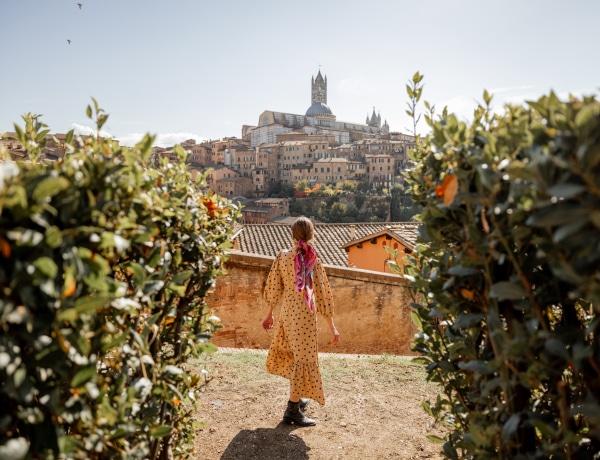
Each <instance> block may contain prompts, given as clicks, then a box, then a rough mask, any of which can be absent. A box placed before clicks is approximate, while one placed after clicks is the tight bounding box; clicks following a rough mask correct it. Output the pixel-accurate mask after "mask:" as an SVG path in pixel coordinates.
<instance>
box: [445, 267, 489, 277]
mask: <svg viewBox="0 0 600 460" xmlns="http://www.w3.org/2000/svg"><path fill="white" fill-rule="evenodd" d="M479 273H481V270H479V269H478V268H474V267H465V266H463V265H454V266H452V267H450V268H449V269H448V274H449V275H453V276H472V275H478V274H479Z"/></svg>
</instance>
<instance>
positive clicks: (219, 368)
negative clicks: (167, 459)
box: [195, 350, 443, 460]
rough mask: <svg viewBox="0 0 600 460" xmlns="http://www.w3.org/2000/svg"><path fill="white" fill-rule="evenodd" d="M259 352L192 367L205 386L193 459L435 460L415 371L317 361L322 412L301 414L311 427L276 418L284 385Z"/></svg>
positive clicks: (387, 362) (388, 361)
mask: <svg viewBox="0 0 600 460" xmlns="http://www.w3.org/2000/svg"><path fill="white" fill-rule="evenodd" d="M265 359H266V354H265V352H264V351H263V352H249V351H245V352H240V351H236V350H220V351H218V352H217V353H215V354H214V355H212V356H210V357H208V358H206V359H205V360H203V362H202V363H201V364H200V365H201V366H203V367H204V368H205V369H206V370H207V371H208V373H209V374H208V375H209V376H210V378H212V380H211V381H210V382H209V383H208V385H207V386H206V387H205V391H204V393H203V395H202V398H201V399H200V401H199V405H198V406H199V407H198V409H199V410H198V416H197V420H198V421H201V422H204V424H205V425H203V426H202V427H201V428H199V429H197V430H196V437H195V451H196V455H197V457H196V458H198V459H204V460H211V459H240V460H241V459H243V460H247V459H261V460H268V459H289V460H300V459H324V460H331V459H341V458H344V459H391V458H394V459H440V458H443V457H442V455H441V454H440V451H441V444H436V443H434V442H431V441H429V440H428V439H426V436H427V435H430V434H431V435H436V436H442V435H443V431H442V429H441V428H440V427H438V426H434V424H433V419H432V418H431V417H430V416H429V415H427V414H426V413H425V412H424V410H423V409H422V408H421V401H424V400H427V399H429V400H434V399H435V397H436V390H437V387H436V386H435V385H433V384H430V383H427V382H426V381H425V373H424V371H423V369H422V367H421V366H418V365H415V364H412V363H410V359H406V358H401V357H395V356H388V355H383V356H348V355H335V354H327V355H324V354H322V355H321V356H320V359H319V361H320V367H321V373H322V376H323V385H324V390H325V398H326V405H325V406H319V404H318V403H316V402H314V401H313V402H312V403H311V404H310V405H309V407H308V408H307V409H306V411H305V412H306V415H307V416H309V417H311V418H314V419H315V420H316V421H317V426H315V427H307V428H301V427H297V426H290V425H286V424H284V423H282V422H281V418H282V415H283V412H284V409H285V406H286V403H287V399H288V396H289V384H288V381H287V380H285V379H283V378H281V377H276V376H273V375H271V374H268V373H267V372H266V371H265Z"/></svg>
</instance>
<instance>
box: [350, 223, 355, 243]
mask: <svg viewBox="0 0 600 460" xmlns="http://www.w3.org/2000/svg"><path fill="white" fill-rule="evenodd" d="M355 227H356V225H354V224H350V241H352V240H353V239H354V235H355V230H356V228H355Z"/></svg>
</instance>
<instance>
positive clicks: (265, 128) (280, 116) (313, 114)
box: [246, 70, 390, 147]
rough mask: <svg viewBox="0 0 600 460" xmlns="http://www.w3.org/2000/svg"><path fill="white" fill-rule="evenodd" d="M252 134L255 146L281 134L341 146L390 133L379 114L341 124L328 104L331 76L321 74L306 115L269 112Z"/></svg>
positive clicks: (314, 80)
mask: <svg viewBox="0 0 600 460" xmlns="http://www.w3.org/2000/svg"><path fill="white" fill-rule="evenodd" d="M246 129H247V130H248V132H249V133H250V139H251V146H252V147H256V146H257V145H260V144H265V143H273V142H275V141H276V139H277V136H278V135H280V134H285V133H290V132H294V131H296V132H299V133H304V134H313V135H321V134H329V135H333V136H335V141H336V143H338V144H346V143H350V142H354V141H358V140H361V139H365V138H367V137H372V136H374V135H377V134H389V131H390V128H389V126H388V124H387V121H386V122H384V123H383V125H382V124H381V115H378V114H376V113H375V109H374V108H373V114H372V115H371V117H370V118H369V116H367V119H366V122H365V123H364V124H363V123H354V122H347V121H338V120H337V119H336V116H335V115H334V114H333V111H332V110H331V108H330V107H329V106H328V105H327V76H325V77H323V75H322V74H321V71H320V70H319V72H318V73H317V76H316V77H312V79H311V105H310V107H309V108H308V110H307V111H306V113H305V114H304V115H299V114H294V113H283V112H274V111H272V110H265V111H264V112H263V113H261V114H260V117H259V120H258V126H251V127H250V126H248V127H246Z"/></svg>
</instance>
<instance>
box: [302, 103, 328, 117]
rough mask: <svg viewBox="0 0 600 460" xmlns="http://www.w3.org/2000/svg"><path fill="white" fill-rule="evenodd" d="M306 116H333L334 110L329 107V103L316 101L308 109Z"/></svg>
mask: <svg viewBox="0 0 600 460" xmlns="http://www.w3.org/2000/svg"><path fill="white" fill-rule="evenodd" d="M306 116H307V117H319V116H321V117H323V116H325V117H331V116H333V112H332V111H331V109H330V108H329V106H328V105H327V104H324V103H323V102H315V103H314V104H313V105H311V106H310V107H309V108H308V110H307V111H306Z"/></svg>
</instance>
